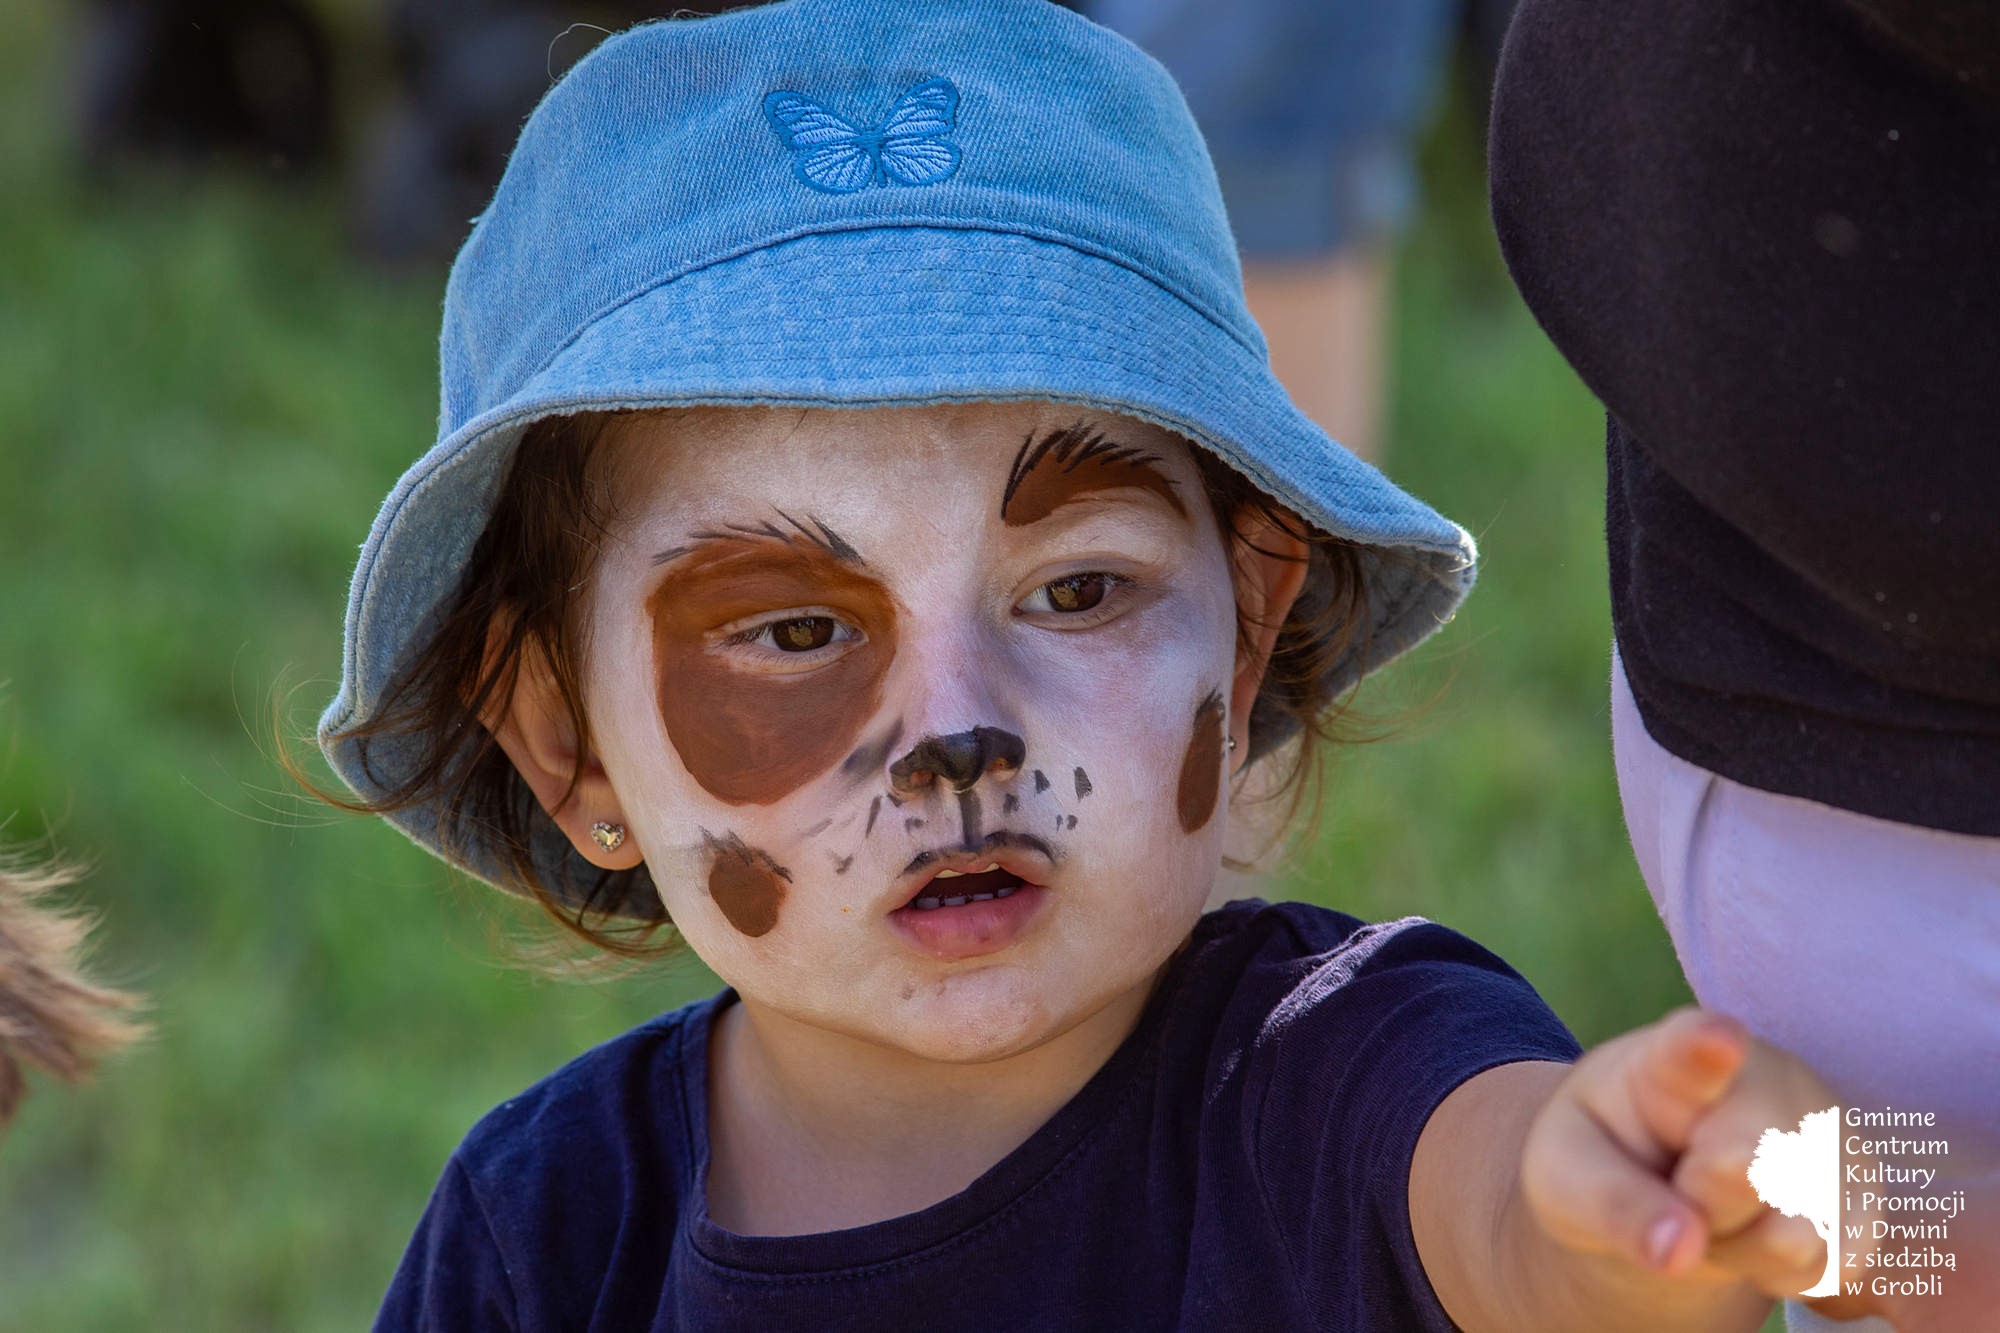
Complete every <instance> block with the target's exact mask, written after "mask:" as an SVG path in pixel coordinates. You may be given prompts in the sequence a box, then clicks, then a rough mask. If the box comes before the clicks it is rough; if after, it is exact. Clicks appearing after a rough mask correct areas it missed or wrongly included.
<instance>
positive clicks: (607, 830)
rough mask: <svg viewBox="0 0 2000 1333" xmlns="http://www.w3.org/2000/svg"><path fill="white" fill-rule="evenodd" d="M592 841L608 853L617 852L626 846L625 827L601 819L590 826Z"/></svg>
mask: <svg viewBox="0 0 2000 1333" xmlns="http://www.w3.org/2000/svg"><path fill="white" fill-rule="evenodd" d="M590 840H591V841H592V842H594V843H596V844H597V845H598V846H599V847H602V848H603V849H604V850H605V851H607V852H615V851H617V850H618V849H619V848H620V847H623V846H624V845H625V826H624V825H623V824H607V823H605V822H604V821H603V820H601V819H600V820H599V821H597V822H596V823H595V824H592V825H591V826H590Z"/></svg>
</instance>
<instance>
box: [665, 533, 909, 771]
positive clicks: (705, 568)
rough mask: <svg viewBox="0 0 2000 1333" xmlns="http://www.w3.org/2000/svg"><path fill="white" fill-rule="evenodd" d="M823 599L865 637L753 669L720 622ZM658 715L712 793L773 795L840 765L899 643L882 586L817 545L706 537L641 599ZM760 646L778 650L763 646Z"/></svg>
mask: <svg viewBox="0 0 2000 1333" xmlns="http://www.w3.org/2000/svg"><path fill="white" fill-rule="evenodd" d="M806 606H826V607H831V608H833V609H834V610H836V611H838V612H840V614H841V618H842V619H844V620H848V621H850V622H852V623H853V624H854V625H855V627H856V628H858V629H859V630H860V631H861V634H862V636H863V638H862V641H861V642H860V643H859V644H858V645H857V646H854V647H851V648H849V649H848V650H847V651H846V652H844V653H843V654H842V655H840V656H839V657H838V658H835V659H833V660H831V661H828V662H827V663H826V664H825V665H821V666H813V667H808V668H806V669H804V670H800V671H794V672H771V671H759V670H757V669H755V668H754V667H752V666H751V665H750V664H749V660H748V654H749V653H752V652H755V651H757V649H753V648H750V647H749V646H748V645H731V646H725V645H724V644H723V642H722V641H721V640H720V639H718V637H717V631H718V630H720V629H721V628H722V627H724V626H727V625H730V624H732V623H735V622H737V621H740V620H743V619H744V618H746V617H749V616H754V615H756V614H758V613H760V612H773V611H783V610H786V609H789V608H792V607H806ZM647 610H648V611H649V612H650V613H651V615H652V617H653V654H654V669H655V673H656V674H655V680H656V688H657V690H658V694H659V701H660V716H661V718H662V719H663V720H664V721H665V723H666V726H667V736H668V738H669V739H671V740H672V741H673V744H674V750H675V751H676V752H677V753H678V754H679V755H680V758H681V762H682V763H683V764H685V765H686V766H687V770H688V772H689V773H690V774H692V775H693V777H694V780H695V781H696V782H698V783H700V784H701V786H702V789H703V790H704V791H706V792H708V793H709V794H710V795H711V796H714V797H715V798H716V799H717V800H721V801H726V802H728V803H729V804H731V805H745V804H751V805H768V804H771V803H772V802H774V801H778V800H781V799H783V798H784V797H785V796H788V795H790V794H791V793H792V792H793V791H795V790H797V789H798V788H799V787H801V786H803V785H804V784H805V783H807V782H809V781H811V780H812V779H813V778H816V777H818V776H819V775H820V774H822V773H824V772H826V771H827V770H828V769H831V768H833V767H834V766H835V765H837V764H838V763H839V762H840V760H841V757H842V756H843V755H845V754H847V753H848V752H849V751H850V750H851V749H852V748H853V746H854V742H855V738H856V737H857V736H858V735H859V734H860V732H861V729H862V728H863V727H864V726H865V725H866V724H867V722H868V719H869V718H870V717H871V716H873V715H874V713H875V712H876V710H877V709H878V708H879V707H880V706H881V702H882V681H883V677H884V676H885V675H887V673H888V669H889V663H890V660H891V659H892V658H893V657H894V655H895V649H896V612H895V605H894V602H893V601H892V600H891V599H890V596H889V593H888V590H887V589H885V588H884V587H883V586H882V585H881V584H880V583H879V582H877V581H876V580H874V579H872V578H869V577H868V576H866V575H865V574H862V573H860V572H858V571H856V570H855V569H853V568H852V567H850V566H849V565H846V564H844V563H842V562H841V561H840V560H839V559H837V558H836V557H835V556H834V555H832V554H830V553H829V552H827V551H825V550H822V549H821V548H819V547H816V546H792V547H787V546H780V545H777V544H775V543H772V542H768V541H755V540H751V539H747V538H746V539H743V540H723V541H716V542H711V543H708V544H706V545H704V546H703V547H701V548H700V549H699V550H698V551H697V552H696V553H695V554H694V555H692V556H690V557H688V558H687V559H686V560H685V562H684V563H683V564H682V565H681V566H680V567H678V568H676V569H675V570H674V571H673V572H672V573H671V574H670V575H669V576H668V577H667V578H666V580H665V581H663V582H662V583H661V584H660V586H659V588H658V589H657V590H656V591H655V592H654V593H653V595H652V598H651V599H650V601H649V602H648V603H647ZM763 651H764V652H765V653H766V655H767V657H775V656H776V655H775V652H774V650H771V649H769V648H768V647H766V648H764V649H763Z"/></svg>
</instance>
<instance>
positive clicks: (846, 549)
mask: <svg viewBox="0 0 2000 1333" xmlns="http://www.w3.org/2000/svg"><path fill="white" fill-rule="evenodd" d="M776 513H777V515H778V517H779V518H781V519H783V520H784V521H785V525H786V526H784V527H780V526H779V525H778V524H776V523H773V522H772V521H771V520H770V519H768V518H767V519H764V520H762V521H760V522H756V523H724V524H723V525H722V526H721V527H719V528H702V529H700V530H699V531H696V532H691V533H689V534H688V540H686V541H685V542H682V543H681V544H680V545H678V546H669V547H668V548H667V549H666V550H664V551H661V552H659V553H657V554H656V555H654V556H653V564H654V566H655V567H658V566H660V565H664V564H669V563H671V562H673V561H675V560H678V559H680V558H681V557H682V556H684V555H689V554H691V553H693V552H695V551H698V550H700V549H701V548H702V547H704V546H707V545H709V544H710V543H712V542H728V541H743V540H745V539H748V540H751V541H774V542H778V543H781V544H782V545H785V546H797V545H801V544H804V545H807V546H815V547H818V548H819V549H820V550H822V551H824V552H826V553H827V554H828V555H830V556H832V557H833V558H834V559H836V560H841V561H845V562H846V563H848V564H851V565H863V566H865V565H866V564H867V563H868V562H867V561H865V560H863V559H862V558H861V553H860V552H859V551H857V550H855V549H854V547H853V545H852V544H850V543H849V542H848V541H847V539H846V538H844V537H842V536H841V535H840V534H839V533H837V532H835V531H834V530H833V529H832V528H830V527H828V526H827V525H826V524H825V523H822V522H821V521H820V520H819V519H818V518H816V517H814V516H813V515H811V514H807V515H806V519H807V522H806V523H801V522H800V521H799V520H798V519H796V518H793V517H792V516H791V515H790V514H788V513H786V512H785V511H784V510H782V509H779V510H777V511H776Z"/></svg>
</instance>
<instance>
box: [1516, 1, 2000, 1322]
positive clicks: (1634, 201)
mask: <svg viewBox="0 0 2000 1333" xmlns="http://www.w3.org/2000/svg"><path fill="white" fill-rule="evenodd" d="M1491 161H1492V167H1493V171H1492V192H1493V193H1492V199H1493V215H1494V220H1495V222H1496V224H1497V227H1498V230H1499V236H1500V241H1501V245H1502V248H1503V250H1504V251H1505V253H1506V256H1507V259H1508V263H1509V265H1510V267H1511V269H1512V272H1513V275H1514V278H1515V280H1516V282H1517V283H1518V284H1519V286H1520V289H1521V293H1522V295H1523V296H1524V297H1525V298H1526V300H1527V302H1528V305H1529V307H1530V309H1532V310H1533V311H1534V312H1535V314H1536V316H1537V317H1538V318H1539V319H1540V320H1541V322H1542V325H1543V327H1544V328H1545V329H1546V330H1547V332H1548V334H1549V336H1550V338H1551V339H1552V340H1553V341H1554V343H1555V345H1556V346H1557V347H1558V348H1559V349H1561V350H1562V352H1563V353H1564V355H1565V356H1567V357H1568V359H1569V361H1570V363H1571V364H1572V365H1573V366H1574V367H1575V368H1576V370H1577V372H1578V374H1579V375H1580V376H1581V377H1582V378H1583V380H1584V382H1585V383H1587V384H1588V385H1589V386H1590V388H1591V389H1592V390H1593V391H1594V392H1595V393H1596V394H1597V395H1598V397H1599V398H1600V399H1601V400H1602V401H1603V403H1604V405H1605V407H1606V409H1607V431H1606V462H1607V470H1608V490H1607V498H1606V509H1607V512H1606V527H1607V534H1608V537H1609V544H1610V563H1609V572H1610V591H1611V613H1612V614H1611V620H1612V625H1613V628H1614V630H1615V634H1616V641H1617V649H1616V655H1615V657H1614V659H1613V664H1612V669H1613V677H1612V720H1613V737H1614V742H1615V746H1616V751H1617V768H1618V776H1619V781H1620V785H1621V788H1622V792H1623V797H1624V810H1625V818H1626V822H1627V824H1628V826H1629V828H1630V830H1631V836H1632V845H1633V848H1634V850H1635V852H1636V853H1637V856H1638V861H1639V865H1640V868H1641V870H1642V871H1643V872H1644V876H1645V880H1646V884H1647V887H1648V888H1649V889H1650V890H1651V893H1652V897H1653V900H1654V902H1655V903H1656V904H1657V907H1658V911H1659V913H1660V916H1661V918H1662V920H1663V921H1664V922H1665V924H1666V927H1667V931H1668V933H1669V934H1670V935H1671V936H1672V938H1673V941H1674V946H1675V949H1676V950H1677V952H1678V954H1679V957H1680V961H1681V964H1682V966H1683V967H1684V969H1685V970H1686V973H1687V977H1688V981H1689V983H1690V984H1691V985H1692V987H1693V988H1694V991H1695V994H1696V995H1697V996H1698V997H1699V998H1700V999H1701V1001H1702V1003H1703V1004H1704V1005H1707V1006H1709V1007H1711V1008H1715V1009H1719V1010H1721V1011H1723V1012H1725V1013H1729V1014H1732V1015H1734V1016H1736V1017H1737V1018H1740V1019H1741V1020H1743V1022H1744V1023H1745V1024H1746V1025H1747V1026H1748V1027H1749V1028H1750V1029H1751V1030H1752V1031H1753V1032H1755V1033H1757V1034H1758V1035H1759V1036H1761V1037H1763V1038H1765V1039H1766V1040H1768V1041H1770V1042H1772V1043H1774V1044H1776V1045H1779V1046H1783V1047H1785V1048H1786V1049H1788V1050H1791V1051H1792V1052H1794V1053H1795V1054H1798V1055H1799V1056H1801V1057H1802V1058H1804V1059H1805V1060H1806V1061H1807V1062H1808V1063H1810V1064H1812V1065H1813V1066H1814V1067H1815V1068H1816V1069H1818V1070H1819V1071H1820V1072H1821V1073H1822V1074H1823V1075H1824V1076H1825V1077H1826V1079H1827V1081H1828V1082H1829V1083H1830V1084H1831V1085H1832V1086H1833V1087H1834V1089H1835V1090H1836V1091H1838V1092H1839V1093H1840V1094H1841V1096H1842V1098H1843V1100H1844V1101H1845V1102H1846V1103H1847V1104H1849V1105H1852V1106H1856V1107H1860V1108H1864V1109H1866V1108H1870V1107H1872V1108H1876V1109H1880V1108H1884V1107H1888V1106H1890V1105H1893V1106H1894V1107H1896V1108H1897V1109H1899V1110H1903V1111H1908V1112H1914V1113H1920V1114H1931V1115H1934V1116H1935V1117H1936V1119H1935V1123H1934V1126H1933V1128H1932V1129H1930V1130H1929V1131H1927V1136H1928V1135H1934V1136H1936V1137H1938V1138H1940V1139H1942V1140H1944V1141H1946V1142H1948V1143H1949V1144H1950V1153H1949V1155H1948V1156H1944V1157H1940V1158H1937V1159H1934V1160H1932V1161H1927V1162H1924V1163H1919V1165H1935V1166H1937V1167H1940V1168H1941V1170H1940V1172H1939V1176H1938V1178H1937V1181H1936V1182H1935V1184H1934V1186H1933V1187H1932V1190H1933V1193H1935V1194H1938V1195H1948V1194H1949V1193H1950V1192H1951V1191H1953V1190H1959V1189H1962V1190H1964V1191H1966V1197H1967V1204H1966V1210H1965V1213H1964V1215H1963V1217H1961V1218H1959V1219H1958V1220H1956V1221H1955V1222H1953V1223H1952V1225H1951V1226H1950V1227H1949V1228H1948V1235H1946V1236H1940V1237H1938V1238H1937V1240H1936V1244H1935V1245H1934V1246H1932V1247H1930V1251H1929V1252H1926V1251H1925V1250H1923V1249H1921V1248H1920V1249H1919V1250H1918V1251H1917V1253H1918V1254H1919V1256H1920V1261H1919V1262H1918V1263H1916V1264H1914V1265H1913V1266H1912V1267H1911V1268H1910V1269H1909V1270H1908V1271H1904V1272H1901V1273H1896V1274H1894V1275H1893V1276H1895V1277H1898V1278H1906V1279H1907V1278H1916V1277H1930V1276H1935V1277H1938V1278H1942V1279H1943V1288H1942V1290H1941V1291H1939V1292H1935V1293H1932V1292H1919V1293H1915V1294H1910V1295H1908V1299H1907V1300H1905V1301H1904V1302H1903V1303H1902V1304H1901V1305H1900V1306H1899V1307H1898V1309H1897V1311H1896V1314H1895V1319H1896V1324H1897V1326H1898V1327H1899V1328H1902V1329H1904V1330H1906V1333H1907V1331H1908V1330H1914V1329H1920V1328H1935V1329H1951V1330H1956V1329H1964V1328H1971V1327H1974V1326H1975V1324H1979V1325H1981V1326H1984V1324H1985V1323H1988V1322H1990V1321H1991V1319H1992V1317H1993V1311H1994V1309H1995V1308H1996V1305H2000V797H1996V793H2000V619H1997V618H1996V616H1995V611H1996V610H2000V517H1996V516H2000V450H1996V448H1995V440H1996V439H2000V426H1996V422H2000V378H1996V376H1995V374H1994V366H1995V359H1996V353H2000V267H1996V265H1995V263H1994V238H1995V237H1996V236H2000V9H1996V8H1995V7H1994V6H1993V5H1991V4H1989V3H1984V2H1983V0H1924V2H1923V3H1917V2H1916V0H1811V2H1810V3H1800V2H1798V0H1655V2H1654V3H1627V4H1619V5H1606V4H1602V3H1598V0H1524V3H1523V5H1522V7H1521V10H1520V13H1519V15H1518V17H1517V19H1516V22H1515V26H1514V29H1513V31H1512V33H1511V35H1510V37H1509V39H1508V42H1507V48H1506V54H1505V57H1504V59H1503V61H1502V63H1501V77H1500V81H1499V86H1498V89H1497V95H1496V98H1495V102H1494V116H1493V139H1492V152H1491ZM1901 1165H1902V1166H1905V1167H1907V1166H1909V1165H1910V1163H1909V1162H1903V1163H1901ZM1880 1218H1881V1214H1879V1213H1878V1214H1877V1215H1876V1217H1875V1218H1874V1219H1873V1220H1880ZM1889 1220H1890V1221H1893V1222H1904V1221H1907V1220H1908V1219H1907V1217H1900V1216H1890V1217H1889ZM1849 1221H1850V1222H1855V1223H1862V1224H1864V1225H1866V1224H1871V1219H1869V1218H1867V1217H1865V1216H1850V1218H1849ZM1932 1252H1934V1253H1937V1254H1941V1255H1946V1254H1948V1255H1951V1256H1952V1257H1953V1258H1955V1261H1956V1262H1955V1266H1954V1267H1952V1268H1951V1269H1950V1270H1949V1271H1945V1270H1943V1269H1942V1268H1939V1269H1937V1270H1935V1271H1934V1270H1933V1267H1932V1261H1931V1260H1930V1259H1929V1258H1928V1253H1932ZM1866 1276H1868V1277H1870V1278H1873V1277H1876V1276H1879V1274H1867V1275H1866ZM1793 1318H1794V1320H1795V1323H1796V1324H1797V1325H1799V1326H1806V1325H1808V1324H1809V1323H1810V1322H1811V1321H1810V1317H1809V1315H1808V1313H1807V1312H1805V1311H1802V1310H1796V1309H1795V1310H1794V1313H1793Z"/></svg>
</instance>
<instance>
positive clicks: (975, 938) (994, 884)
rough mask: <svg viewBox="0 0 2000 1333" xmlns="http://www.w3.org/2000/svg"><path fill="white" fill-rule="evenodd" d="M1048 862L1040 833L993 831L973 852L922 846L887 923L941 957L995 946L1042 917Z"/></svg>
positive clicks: (953, 957) (969, 954) (950, 959)
mask: <svg viewBox="0 0 2000 1333" xmlns="http://www.w3.org/2000/svg"><path fill="white" fill-rule="evenodd" d="M1054 861H1055V858H1054V856H1053V854H1052V853H1051V852H1050V850H1049V848H1048V845H1047V844H1046V843H1044V842H1042V841H1041V839H1039V838H1036V837H1033V836H1032V835H1029V834H1022V833H1011V832H998V831H996V832H994V833H989V834H988V835H987V836H986V839H985V846H983V847H981V848H980V849H979V850H977V851H973V850H969V849H956V848H952V849H946V848H940V849H937V850H935V851H929V852H920V853H919V854H918V855H917V856H916V858H915V859H914V860H912V861H911V863H910V865H909V866H908V867H907V868H906V869H905V871H904V875H905V876H906V877H907V878H906V879H905V881H904V882H905V883H910V881H911V880H914V881H915V882H914V884H912V885H911V887H909V888H906V889H904V890H903V892H905V893H908V894H909V895H910V896H909V897H908V898H906V899H904V900H903V902H902V903H901V905H900V906H896V907H893V908H891V909H890V910H889V924H890V925H891V926H892V927H894V928H895V931H896V933H897V934H898V935H900V936H901V937H902V938H903V939H904V940H905V941H906V942H907V943H909V944H910V945H911V946H913V947H914V948H916V950H917V951H918V952H919V953H923V954H928V955H929V956H930V957H932V958H934V959H937V960H938V961H940V962H946V963H951V962H957V961H959V960H960V959H966V958H975V957H978V956H981V955H984V954H990V953H996V952H998V951H999V950H1002V949H1005V948H1007V947H1008V946H1009V945H1011V944H1012V943H1013V942H1014V941H1015V940H1017V939H1019V938H1020V937H1021V936H1022V935H1023V934H1024V933H1025V932H1027V931H1028V930H1029V929H1030V928H1031V927H1032V926H1033V924H1034V923H1035V922H1036V921H1037V920H1039V919H1040V917H1041V915H1042V911H1041V909H1042V906H1043V904H1044V903H1045V902H1047V901H1048V898H1049V892H1050V891H1049V889H1048V887H1047V885H1046V884H1045V883H1043V882H1041V881H1045V880H1047V879H1048V878H1049V877H1050V876H1051V874H1052V872H1053V871H1054V869H1055V864H1054ZM1031 875H1032V876H1034V878H1033V879H1030V878H1029V876H1031ZM890 901H891V902H892V903H893V902H895V899H893V898H892V899H890Z"/></svg>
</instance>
